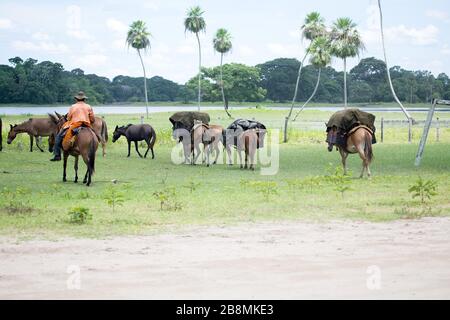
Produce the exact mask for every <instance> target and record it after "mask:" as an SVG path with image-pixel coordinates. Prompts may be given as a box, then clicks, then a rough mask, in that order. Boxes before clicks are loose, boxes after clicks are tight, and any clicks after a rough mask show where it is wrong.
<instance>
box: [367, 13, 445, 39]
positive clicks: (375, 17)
mask: <svg viewBox="0 0 450 320" xmlns="http://www.w3.org/2000/svg"><path fill="white" fill-rule="evenodd" d="M366 12H367V21H366V25H367V29H364V30H362V31H361V34H362V37H363V40H364V42H365V43H379V42H381V40H380V39H381V36H380V22H379V19H380V16H379V11H378V7H377V6H375V5H371V6H369V7H368V8H367V10H366ZM385 24H386V22H385ZM384 35H385V39H386V41H387V42H392V43H394V42H395V43H397V44H398V43H410V44H413V45H417V46H428V45H432V44H436V43H437V42H438V35H439V29H438V28H437V27H436V26H434V25H432V24H429V25H427V26H425V27H422V28H414V27H407V26H405V25H403V24H400V25H397V26H392V27H386V26H384Z"/></svg>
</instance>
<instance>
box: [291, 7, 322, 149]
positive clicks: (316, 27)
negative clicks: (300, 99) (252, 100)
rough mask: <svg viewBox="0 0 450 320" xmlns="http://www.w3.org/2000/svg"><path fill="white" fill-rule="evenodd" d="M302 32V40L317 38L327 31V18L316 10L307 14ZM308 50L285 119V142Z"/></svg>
mask: <svg viewBox="0 0 450 320" xmlns="http://www.w3.org/2000/svg"><path fill="white" fill-rule="evenodd" d="M301 32H302V40H303V39H307V40H309V41H312V40H314V39H315V38H317V37H319V36H322V35H324V34H325V33H326V27H325V19H324V18H322V17H321V16H320V13H319V12H316V11H313V12H311V13H309V14H307V15H306V18H305V21H304V24H303V25H302V27H301ZM308 50H309V48H307V49H306V51H305V55H304V56H303V59H302V61H301V62H300V66H299V68H298V74H297V82H296V83H295V91H294V97H293V98H292V104H291V108H290V110H289V114H288V116H287V117H286V121H285V125H284V142H287V126H288V123H289V119H290V118H291V116H292V110H293V109H294V105H295V101H296V100H297V94H298V85H299V84H300V76H301V74H302V68H303V65H304V63H305V60H306V58H307V56H308V54H309V51H308Z"/></svg>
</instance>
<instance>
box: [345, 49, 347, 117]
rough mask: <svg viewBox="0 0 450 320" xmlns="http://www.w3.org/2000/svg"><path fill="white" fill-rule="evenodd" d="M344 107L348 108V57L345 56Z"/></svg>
mask: <svg viewBox="0 0 450 320" xmlns="http://www.w3.org/2000/svg"><path fill="white" fill-rule="evenodd" d="M344 109H347V59H346V58H344Z"/></svg>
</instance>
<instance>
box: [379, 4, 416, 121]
mask: <svg viewBox="0 0 450 320" xmlns="http://www.w3.org/2000/svg"><path fill="white" fill-rule="evenodd" d="M378 8H379V10H380V30H381V43H382V45H383V54H384V62H385V64H386V69H387V75H388V81H389V86H390V87H391V92H392V95H393V96H394V99H395V101H396V102H397V103H398V105H399V106H400V108H401V109H402V111H403V113H404V114H405V116H406V118H407V119H408V120H411V121H412V122H414V119H413V118H412V117H411V115H410V114H409V113H408V111H406V109H405V107H404V106H403V104H402V103H401V102H400V100H399V98H398V97H397V94H396V93H395V90H394V86H393V85H392V79H391V72H390V70H389V65H388V62H387V56H386V47H385V45H384V32H383V11H382V10H381V1H380V0H378Z"/></svg>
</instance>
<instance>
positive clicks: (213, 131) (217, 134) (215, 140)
mask: <svg viewBox="0 0 450 320" xmlns="http://www.w3.org/2000/svg"><path fill="white" fill-rule="evenodd" d="M222 132H223V127H222V126H219V125H215V124H210V125H207V124H203V123H202V124H197V125H195V126H194V128H193V130H192V133H191V139H192V141H191V153H192V157H193V162H192V164H195V163H196V162H197V159H198V157H199V156H200V153H201V151H200V143H202V144H203V146H204V151H205V157H206V159H203V163H205V162H206V165H207V166H208V167H209V166H210V161H209V157H210V155H211V153H212V152H213V151H215V152H216V158H215V160H214V162H213V164H216V163H217V159H218V158H219V155H220V149H219V142H220V141H222ZM194 149H195V150H194ZM195 151H197V156H195Z"/></svg>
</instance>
